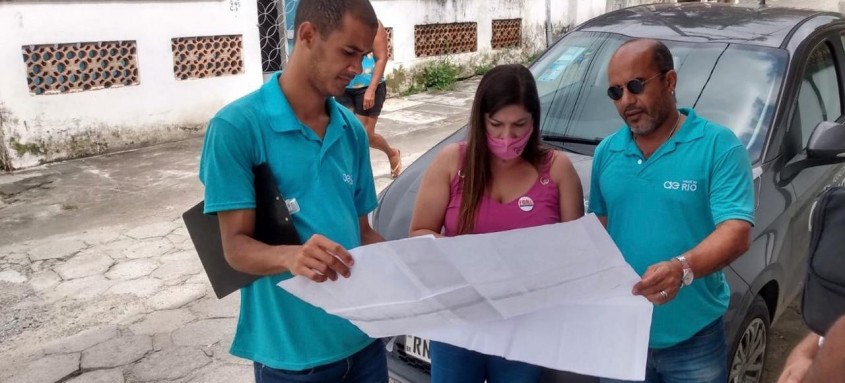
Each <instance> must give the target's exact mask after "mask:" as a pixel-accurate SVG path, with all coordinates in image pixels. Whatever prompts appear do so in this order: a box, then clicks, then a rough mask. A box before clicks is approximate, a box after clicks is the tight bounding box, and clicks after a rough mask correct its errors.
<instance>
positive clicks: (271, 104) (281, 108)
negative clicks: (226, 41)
mask: <svg viewBox="0 0 845 383" xmlns="http://www.w3.org/2000/svg"><path fill="white" fill-rule="evenodd" d="M281 75H282V72H281V71H279V72H276V73H273V75H272V76H271V77H270V79H269V80H267V82H266V83H264V85H262V86H261V101H262V103H263V105H262V107H263V108H264V114H265V115H266V116H267V122H268V124H269V125H270V129H272V130H273V131H274V132H277V133H286V132H293V131H300V132H301V133H302V135H303V136H305V137H306V138H308V139H310V140H314V141H320V138H319V137H317V135H316V134H315V133H314V131H313V130H311V128H309V127H307V126H306V125H305V124H303V123H302V122H301V121H299V118H298V117H297V116H296V113H294V112H293V108H291V106H290V103H289V102H288V99H287V97H285V94H284V93H283V92H282V87H281V86H280V85H279V76H281ZM326 106H327V107H328V110H329V124H328V126H327V127H326V135H325V136H324V137H323V148H322V150H321V157H322V156H323V155H324V154H325V153H326V151H327V150H328V149H329V148H330V147H331V145H332V144H334V143H335V142H336V141H337V140H338V139H340V137H342V136H343V135H344V134H345V133H344V132H343V131H341V129H337V128H333V127H342V130H346V129H349V128H350V127H349V121H348V120H347V118H346V116H344V115H343V112H342V111H341V110H340V108H342V107H343V106H341V105H340V104H338V103H337V101H335V100H334V98H329V99H327V100H326ZM285 121H288V122H289V121H296V122H297V123H296V124H290V123H285Z"/></svg>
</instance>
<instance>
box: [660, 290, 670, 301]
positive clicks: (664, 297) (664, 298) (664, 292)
mask: <svg viewBox="0 0 845 383" xmlns="http://www.w3.org/2000/svg"><path fill="white" fill-rule="evenodd" d="M660 297H661V298H663V300H668V299H669V294H668V293H667V292H666V290H660Z"/></svg>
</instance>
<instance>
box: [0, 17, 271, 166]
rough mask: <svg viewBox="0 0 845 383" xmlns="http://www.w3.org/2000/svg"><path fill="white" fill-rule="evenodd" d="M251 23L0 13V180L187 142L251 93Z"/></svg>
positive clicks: (255, 47) (255, 66) (254, 74)
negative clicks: (48, 166)
mask: <svg viewBox="0 0 845 383" xmlns="http://www.w3.org/2000/svg"><path fill="white" fill-rule="evenodd" d="M256 20H257V10H256V4H255V3H251V2H240V1H239V0H228V1H167V2H161V1H116V2H100V1H87V2H86V1H80V2H27V1H20V2H19V1H14V2H2V3H0V35H2V36H3V38H2V39H0V68H2V69H3V70H2V71H0V142H2V144H0V169H6V170H9V169H19V168H23V167H27V166H32V165H37V164H38V163H42V162H48V161H54V160H58V159H63V158H72V157H79V156H85V155H91V154H97V153H102V152H106V151H112V150H118V149H121V148H129V147H134V146H140V145H146V144H152V143H157V142H163V141H171V140H175V139H180V138H184V137H188V136H190V135H196V134H197V133H198V132H200V131H201V130H202V129H204V127H205V123H206V121H207V120H208V119H209V117H210V116H212V115H213V114H214V113H215V112H216V111H217V110H218V109H219V108H220V107H221V106H223V105H225V104H226V103H227V102H229V101H231V100H234V99H235V98H237V97H239V96H241V95H244V94H246V93H248V92H249V91H251V90H253V89H255V88H256V87H258V86H259V85H260V83H261V81H262V73H261V57H260V56H261V55H260V53H259V37H258V30H257V28H256ZM215 36H217V37H215ZM197 42H199V43H200V44H204V43H205V42H208V43H209V44H210V45H209V47H210V49H205V50H204V51H203V49H204V45H203V46H197ZM224 42H225V45H226V46H225V47H222V45H223V44H222V43H224ZM183 43H184V44H183ZM218 43H219V45H218V47H217V48H215V47H214V44H218ZM230 45H231V46H230ZM189 48H190V49H189ZM179 49H181V51H179V52H177V50H179ZM121 50H123V51H124V52H121ZM130 51H131V52H130ZM215 52H223V53H225V54H226V55H228V56H234V55H238V56H239V57H234V58H233V57H228V58H227V60H228V61H225V62H223V60H222V58H219V57H218V58H213V59H211V60H209V59H207V58H204V57H203V54H212V55H213V54H215ZM27 53H28V54H29V55H27ZM45 53H46V54H45ZM57 53H58V56H57ZM68 53H70V56H71V57H70V58H68ZM80 53H84V54H85V55H86V57H85V58H80V57H78V55H79V54H80ZM197 54H199V55H197ZM88 55H90V57H88ZM33 58H36V59H38V60H35V61H33ZM45 58H46V59H45ZM180 59H181V60H182V61H183V63H184V64H185V65H184V67H182V66H181V65H180V61H179V60H180ZM216 62H221V63H222V64H225V65H226V66H231V65H234V66H238V65H240V67H238V68H235V69H234V70H232V69H231V68H226V69H227V70H226V71H225V72H226V73H225V75H221V74H224V73H222V72H224V71H222V70H221V68H215V67H214V66H215V65H214V64H215V63H216ZM209 63H211V67H207V65H208V64H209ZM198 65H204V66H206V67H204V68H199V67H197V66H198ZM192 66H193V67H192ZM35 72H38V73H35ZM233 73H234V74H233ZM116 75H117V77H119V78H115V76H116ZM104 76H105V78H104ZM200 77H201V78H200ZM35 82H38V83H39V84H40V85H39V86H36V85H35V84H34V83H35Z"/></svg>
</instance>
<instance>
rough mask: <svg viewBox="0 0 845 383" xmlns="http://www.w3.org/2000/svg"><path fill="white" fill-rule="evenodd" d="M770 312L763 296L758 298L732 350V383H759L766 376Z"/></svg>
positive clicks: (730, 372) (743, 322) (729, 379)
mask: <svg viewBox="0 0 845 383" xmlns="http://www.w3.org/2000/svg"><path fill="white" fill-rule="evenodd" d="M770 325H771V320H770V319H769V309H768V307H767V306H766V302H765V301H763V298H761V297H760V296H759V295H758V296H756V297H754V301H753V302H751V307H750V308H749V309H748V314H747V315H746V316H745V319H743V321H742V326H741V327H740V328H739V329H740V330H739V331H740V332H739V334H738V336H737V338H736V339H734V340H733V342H732V343H733V344H732V345H731V348H730V354H728V355H729V358H730V359H729V361H728V362H729V363H728V366H730V370H728V374H729V375H728V382H730V383H740V382H742V383H745V382H749V383H758V382H760V381H761V379H762V376H763V364H764V362H765V361H766V347H767V346H768V340H769V339H768V337H769V327H770Z"/></svg>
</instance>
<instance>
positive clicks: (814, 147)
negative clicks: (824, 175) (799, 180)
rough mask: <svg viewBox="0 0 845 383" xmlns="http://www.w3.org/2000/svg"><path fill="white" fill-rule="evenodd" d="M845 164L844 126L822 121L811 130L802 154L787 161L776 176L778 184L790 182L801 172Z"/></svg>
mask: <svg viewBox="0 0 845 383" xmlns="http://www.w3.org/2000/svg"><path fill="white" fill-rule="evenodd" d="M841 162H845V125H843V124H838V123H835V122H830V121H822V122H820V123H819V124H818V125H816V127H815V128H814V129H813V133H812V134H810V140H809V141H808V142H807V149H806V150H805V151H804V153H801V154H800V155H798V156H796V157H795V158H794V159H792V160H791V161H789V162H788V163H787V164H786V166H784V167H783V170H781V171H780V174H779V175H778V184H779V185H784V184H786V183H788V182H790V181H792V179H793V178H795V176H797V175H798V173H800V172H801V171H802V170H804V169H807V168H811V167H814V166H822V165H832V164H836V163H841Z"/></svg>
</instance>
